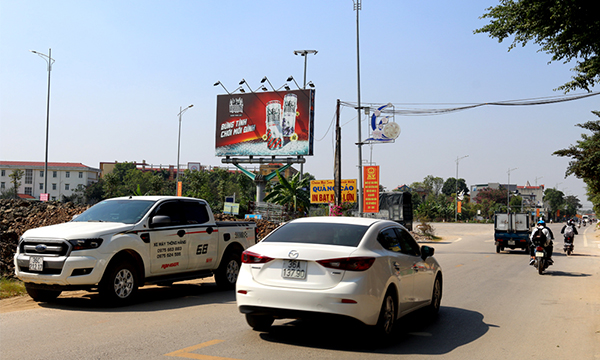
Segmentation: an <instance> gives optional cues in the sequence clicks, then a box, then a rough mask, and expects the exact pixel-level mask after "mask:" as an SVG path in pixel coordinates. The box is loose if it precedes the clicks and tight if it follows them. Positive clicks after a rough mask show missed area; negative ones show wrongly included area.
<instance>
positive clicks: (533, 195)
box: [471, 182, 545, 208]
mask: <svg viewBox="0 0 600 360" xmlns="http://www.w3.org/2000/svg"><path fill="white" fill-rule="evenodd" d="M487 188H490V189H495V190H498V189H500V188H502V189H506V188H507V186H506V184H500V183H488V184H477V185H471V199H475V198H476V197H477V194H478V192H480V191H482V190H484V189H487ZM508 188H509V190H510V192H511V193H512V194H514V195H517V196H520V197H521V198H522V199H523V206H524V207H532V208H543V207H545V206H544V202H543V199H544V185H540V186H531V185H530V184H529V182H527V185H526V186H518V185H515V184H510V185H509V187H508Z"/></svg>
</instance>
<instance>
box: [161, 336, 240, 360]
mask: <svg viewBox="0 0 600 360" xmlns="http://www.w3.org/2000/svg"><path fill="white" fill-rule="evenodd" d="M223 341H225V340H211V341H207V342H204V343H202V344H198V345H194V346H190V347H186V348H185V349H181V350H177V351H173V352H170V353H168V354H165V355H164V356H176V357H182V358H187V359H197V360H237V359H233V358H224V357H220V356H212V355H202V354H196V353H192V352H191V351H194V350H198V349H202V348H205V347H208V346H212V345H216V344H219V343H222V342H223Z"/></svg>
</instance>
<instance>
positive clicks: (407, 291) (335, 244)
mask: <svg viewBox="0 0 600 360" xmlns="http://www.w3.org/2000/svg"><path fill="white" fill-rule="evenodd" d="M433 252H434V251H433V248H431V247H429V246H419V245H418V244H417V242H416V241H415V240H414V238H413V237H412V236H411V234H410V233H409V232H408V231H407V230H406V228H404V227H403V226H402V225H399V224H398V223H395V222H393V221H388V220H379V219H368V218H355V217H309V218H301V219H296V220H293V221H290V222H288V223H286V224H284V225H282V226H280V227H279V228H277V229H276V230H274V231H273V232H271V233H270V234H269V235H268V236H267V237H265V238H264V239H263V240H262V241H261V242H260V243H258V244H256V245H254V246H252V247H250V248H248V249H247V250H246V251H244V253H243V254H242V267H241V269H240V273H239V276H238V279H237V283H236V300H237V306H238V309H239V310H240V312H241V313H243V314H245V315H246V320H247V322H248V324H249V325H250V326H251V327H252V328H253V329H255V330H259V331H264V330H268V329H269V328H270V326H271V325H272V324H273V321H274V319H286V318H291V319H305V318H311V317H317V318H319V317H323V316H325V315H341V316H342V317H349V318H353V319H357V320H359V321H361V322H362V323H364V324H366V325H373V326H376V329H377V331H378V332H379V333H380V335H383V336H384V337H387V336H389V335H390V333H391V332H392V328H393V326H394V323H395V322H396V320H397V319H398V318H400V317H402V316H404V315H406V314H408V313H410V312H413V311H415V310H417V309H421V308H426V310H425V311H427V313H428V315H430V316H431V317H435V315H437V313H438V311H439V308H440V303H441V299H442V269H441V267H440V265H439V264H438V262H437V261H436V260H435V259H434V258H433V257H432V255H433Z"/></svg>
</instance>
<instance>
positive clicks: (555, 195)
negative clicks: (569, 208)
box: [543, 188, 565, 218]
mask: <svg viewBox="0 0 600 360" xmlns="http://www.w3.org/2000/svg"><path fill="white" fill-rule="evenodd" d="M564 196H565V194H564V193H563V192H562V191H560V190H556V189H553V188H548V189H546V191H544V198H543V200H544V202H547V203H548V205H549V206H550V218H554V215H556V212H557V211H558V210H562V209H563V205H564V203H565V199H564Z"/></svg>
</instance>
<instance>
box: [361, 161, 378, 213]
mask: <svg viewBox="0 0 600 360" xmlns="http://www.w3.org/2000/svg"><path fill="white" fill-rule="evenodd" d="M363 172H364V173H363V176H364V179H365V180H364V189H365V190H364V195H363V212H366V213H377V212H379V166H364V167H363Z"/></svg>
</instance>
